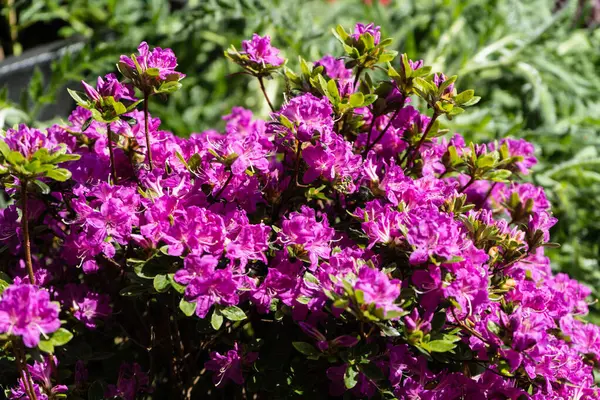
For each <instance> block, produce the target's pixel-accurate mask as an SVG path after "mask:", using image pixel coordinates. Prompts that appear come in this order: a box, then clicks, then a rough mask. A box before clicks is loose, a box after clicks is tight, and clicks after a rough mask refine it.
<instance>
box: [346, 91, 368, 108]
mask: <svg viewBox="0 0 600 400" xmlns="http://www.w3.org/2000/svg"><path fill="white" fill-rule="evenodd" d="M349 101H350V105H351V106H352V107H354V108H356V107H361V106H362V105H363V103H364V102H365V95H364V94H362V93H361V92H357V93H353V94H351V95H350V99H349Z"/></svg>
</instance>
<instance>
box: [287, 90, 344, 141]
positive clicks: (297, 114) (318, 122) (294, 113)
mask: <svg viewBox="0 0 600 400" xmlns="http://www.w3.org/2000/svg"><path fill="white" fill-rule="evenodd" d="M279 114H281V115H283V116H284V117H286V118H287V119H288V120H290V121H291V122H292V123H293V124H294V127H295V130H296V135H297V137H298V140H301V141H309V140H311V138H312V137H313V136H314V135H316V134H320V135H327V134H330V133H331V132H332V131H333V117H332V114H333V109H332V108H331V104H330V103H329V100H327V98H326V97H324V98H321V99H319V98H318V97H315V96H313V95H312V94H310V93H306V94H303V95H301V96H298V97H294V98H293V99H291V100H290V101H289V102H288V103H287V104H285V105H284V106H283V107H282V108H281V111H279Z"/></svg>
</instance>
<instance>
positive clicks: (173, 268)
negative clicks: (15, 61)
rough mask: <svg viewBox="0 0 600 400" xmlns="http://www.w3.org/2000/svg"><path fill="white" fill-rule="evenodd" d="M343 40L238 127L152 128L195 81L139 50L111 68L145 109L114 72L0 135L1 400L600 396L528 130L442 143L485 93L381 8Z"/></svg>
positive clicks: (253, 45) (169, 57) (262, 58)
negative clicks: (179, 90)
mask: <svg viewBox="0 0 600 400" xmlns="http://www.w3.org/2000/svg"><path fill="white" fill-rule="evenodd" d="M336 34H337V35H338V36H339V39H340V40H341V41H342V42H343V43H344V50H345V52H346V54H345V55H344V56H343V57H337V58H336V57H333V56H324V57H323V58H321V59H320V60H319V61H317V62H315V63H314V64H313V65H311V64H310V63H307V62H305V61H304V60H302V61H301V63H302V69H303V71H302V73H301V74H298V75H296V74H291V73H290V74H288V77H289V78H290V81H289V82H288V83H289V88H288V89H289V90H288V92H287V93H286V95H287V96H286V101H285V102H284V104H283V105H282V106H281V107H280V108H279V109H274V110H273V112H272V113H271V114H270V115H269V116H268V117H267V118H263V119H261V118H256V117H255V116H254V114H253V113H252V112H251V111H250V110H246V109H243V108H240V107H235V108H234V109H233V110H232V112H231V114H230V115H227V116H225V117H224V118H223V119H224V126H225V127H224V131H223V132H218V131H216V130H207V131H204V132H200V133H194V134H192V135H191V136H190V137H189V138H181V137H178V136H176V135H175V134H174V133H172V132H168V131H164V130H162V129H161V121H160V120H159V119H157V118H152V116H151V115H149V114H148V110H147V106H146V102H147V100H148V95H150V94H155V93H160V92H161V91H162V92H165V93H166V92H168V91H169V90H170V89H169V88H170V87H174V86H173V85H175V84H180V83H179V80H180V79H181V78H182V77H183V74H181V73H179V72H177V71H176V70H175V68H176V66H177V61H176V58H175V56H174V54H173V53H172V51H170V50H169V49H166V50H163V49H160V48H156V49H154V50H152V51H150V50H149V48H148V45H147V44H145V43H142V44H141V45H140V47H139V49H138V50H139V55H134V56H131V57H125V56H124V57H122V58H121V60H120V62H119V70H120V71H121V72H122V73H123V75H124V76H125V78H126V80H127V82H129V83H132V84H133V85H134V86H135V87H136V88H137V89H138V90H141V91H142V93H143V94H144V97H145V103H144V109H143V111H138V110H137V109H136V108H137V106H138V104H139V103H138V102H135V101H134V96H133V92H131V91H130V90H129V89H130V88H129V87H128V86H127V84H125V83H123V82H120V81H119V80H118V79H117V77H116V76H115V75H112V74H111V75H107V76H106V77H105V78H104V79H102V78H99V79H98V85H97V87H96V88H92V87H91V86H89V85H85V89H86V93H87V96H88V99H89V101H88V102H85V104H84V105H86V106H88V107H87V108H86V107H78V108H77V109H76V110H74V111H73V113H72V115H71V117H70V118H69V123H68V124H64V125H54V126H52V127H50V128H48V129H46V130H44V131H40V130H36V129H30V128H27V127H25V126H21V127H19V128H17V129H11V130H9V131H7V132H6V133H5V134H4V135H3V138H2V145H0V150H1V151H2V156H1V157H0V165H1V166H2V167H3V169H2V170H1V172H2V174H1V175H0V177H1V178H2V183H3V185H4V189H5V192H6V193H7V195H8V196H9V197H10V198H11V201H10V202H9V205H8V207H7V208H5V209H3V210H0V223H1V225H2V228H1V229H0V246H1V247H2V248H3V249H4V250H3V251H4V253H3V265H6V269H4V271H7V273H0V288H1V289H0V290H2V289H3V293H2V294H1V297H0V333H1V334H2V336H0V339H1V340H3V341H4V340H5V341H7V345H6V346H3V347H2V350H1V351H0V356H3V357H7V358H8V357H10V360H11V362H13V361H14V364H15V374H14V375H12V376H18V378H17V381H10V382H2V384H3V385H6V386H7V387H12V389H10V390H9V391H8V392H7V396H8V397H10V398H12V399H34V398H37V399H57V398H61V396H62V397H64V395H65V393H67V395H68V396H69V397H71V396H72V397H73V398H82V397H84V396H86V395H90V396H91V394H92V393H93V394H94V396H95V398H120V399H125V400H128V399H132V400H133V399H137V398H203V397H207V396H208V397H211V398H212V396H213V395H214V396H217V397H219V398H220V397H223V396H224V397H228V398H238V397H239V398H242V397H244V398H245V397H251V396H255V397H258V398H263V397H264V398H309V397H317V396H320V397H322V396H323V394H324V393H329V395H330V396H331V397H338V396H339V397H342V396H343V397H344V398H383V399H392V398H397V399H428V400H438V399H439V400H442V399H460V398H481V399H500V398H502V399H536V400H541V399H567V398H568V399H595V398H598V397H599V396H600V392H599V391H598V389H597V388H596V386H595V383H594V375H593V373H594V369H595V368H596V367H598V366H599V365H600V328H599V327H597V326H596V325H593V324H590V323H587V322H585V315H586V314H587V312H588V301H589V299H588V296H589V295H590V290H589V289H588V288H586V287H584V286H582V285H581V284H579V283H578V282H576V281H574V280H572V279H570V278H569V277H568V276H566V275H562V274H559V275H553V273H552V271H551V268H550V265H549V260H548V258H547V257H545V255H544V247H546V246H550V245H552V243H548V242H549V240H550V234H549V229H550V228H551V227H552V225H553V224H554V223H555V222H556V220H555V219H554V218H553V217H552V214H551V211H550V204H549V202H548V200H547V198H546V196H545V195H544V192H543V190H542V189H540V188H539V187H536V186H535V185H533V184H532V183H528V182H524V181H522V177H523V176H525V175H527V174H528V173H529V172H530V169H531V167H532V166H533V165H534V164H535V162H536V160H535V157H534V148H533V146H532V145H531V144H529V143H527V142H525V141H523V140H515V139H503V140H500V141H497V142H494V143H489V144H473V143H467V142H465V140H464V139H463V138H462V137H461V136H460V135H458V134H455V135H453V136H451V137H448V136H446V135H445V133H446V130H444V129H442V124H443V121H444V118H445V117H446V118H449V119H451V118H453V117H454V116H455V115H457V114H459V113H462V112H464V111H465V109H466V108H467V107H469V106H471V105H473V104H475V103H476V102H477V99H478V98H477V97H476V96H474V93H473V91H471V90H466V91H463V92H459V91H458V90H457V86H458V84H457V83H456V77H447V76H445V75H444V74H442V73H431V68H430V67H426V66H424V63H423V62H422V61H416V62H415V61H412V60H409V59H408V58H407V57H406V56H405V55H403V56H402V57H400V60H397V59H396V58H395V52H392V51H388V50H386V49H385V47H386V46H388V45H389V43H390V40H388V39H386V38H384V37H382V35H381V32H380V29H379V27H377V26H374V25H373V24H368V25H363V24H358V25H357V26H356V27H355V29H354V31H353V32H352V33H350V34H348V33H346V32H345V31H344V29H343V28H338V29H336ZM242 48H243V50H242V52H237V51H234V50H232V51H231V52H230V53H228V55H229V57H230V58H231V59H232V60H234V61H235V62H236V63H238V64H239V65H241V66H242V67H243V68H245V69H246V71H247V72H248V73H249V74H251V75H254V76H255V77H257V78H259V80H260V83H261V85H262V78H263V77H265V76H267V75H269V76H270V75H271V74H275V73H276V69H277V68H276V67H280V66H282V65H283V64H284V62H285V60H284V59H283V58H282V57H280V55H279V50H278V49H276V48H274V47H272V45H271V41H270V38H269V37H268V36H265V37H261V36H258V35H254V37H253V38H252V39H251V40H248V41H244V42H243V44H242ZM383 62H390V64H391V67H390V68H389V69H386V70H387V74H388V76H387V77H385V78H384V79H383V80H381V81H379V82H374V81H373V79H374V78H372V77H371V76H369V77H368V78H365V75H364V73H365V71H367V70H370V69H374V68H376V67H378V64H381V63H383ZM373 76H375V75H373ZM265 95H266V92H265ZM417 97H419V98H421V101H420V102H418V101H415V100H416V98H417ZM108 98H111V99H112V100H110V101H107V100H106V99H108ZM120 99H126V100H131V101H134V102H133V103H132V105H131V106H130V108H126V109H124V110H123V109H121V110H120V111H119V112H115V113H112V114H111V116H110V118H109V119H107V118H104V119H96V118H94V114H95V113H96V112H97V111H98V110H99V109H102V110H104V107H106V106H107V105H108V104H116V103H114V102H118V101H119V100H120ZM411 99H412V100H411ZM266 101H268V102H269V104H271V103H270V100H269V99H268V98H267V99H266ZM409 103H410V104H412V105H409ZM417 104H426V105H427V106H428V109H429V110H430V111H429V112H428V111H427V110H424V109H423V110H420V109H418V108H417V106H416V105H417ZM98 107H99V108H98ZM116 107H117V108H119V107H120V106H116ZM90 118H92V119H94V120H91V119H90ZM52 152H58V153H57V154H59V155H60V157H59V158H56V159H53V161H52V162H48V164H47V165H48V167H44V168H45V170H44V174H45V175H44V174H36V175H35V176H30V175H27V174H26V173H25V172H26V171H27V168H30V167H24V165H26V166H29V165H33V164H34V163H35V162H37V161H35V160H37V158H36V157H41V156H44V157H45V156H46V155H49V154H53V153H52ZM151 152H153V154H154V158H152V157H150V153H151ZM146 159H147V161H145V160H146ZM27 160H29V161H27ZM27 162H30V164H27ZM147 164H149V165H147ZM36 165H37V164H36ZM147 167H149V168H147ZM56 171H66V172H60V173H58V172H56ZM53 177H61V178H64V179H54V178H53ZM61 324H62V326H61ZM35 348H37V350H36V349H35ZM57 348H60V351H58V349H57ZM38 350H39V351H41V352H44V353H49V354H48V355H47V356H46V357H45V358H44V359H42V358H39V355H40V352H39V351H38ZM53 354H56V357H55V356H54V355H53ZM59 359H60V363H59ZM8 376H11V375H10V374H6V375H4V374H3V379H4V377H8ZM215 387H216V388H215ZM221 390H222V391H223V392H221ZM215 393H216V394H215Z"/></svg>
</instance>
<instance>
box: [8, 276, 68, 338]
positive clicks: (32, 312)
mask: <svg viewBox="0 0 600 400" xmlns="http://www.w3.org/2000/svg"><path fill="white" fill-rule="evenodd" d="M59 311H60V307H59V305H58V304H56V303H53V302H51V301H50V293H48V291H46V290H44V289H38V288H37V287H35V286H33V285H28V284H13V285H11V286H9V287H8V288H6V289H5V290H4V293H2V298H0V333H6V334H8V335H14V336H20V337H22V338H23V343H25V346H27V347H30V348H32V347H36V346H37V345H38V343H39V342H40V336H41V335H49V334H51V333H53V332H55V331H56V330H58V328H60V320H59V319H58V313H59Z"/></svg>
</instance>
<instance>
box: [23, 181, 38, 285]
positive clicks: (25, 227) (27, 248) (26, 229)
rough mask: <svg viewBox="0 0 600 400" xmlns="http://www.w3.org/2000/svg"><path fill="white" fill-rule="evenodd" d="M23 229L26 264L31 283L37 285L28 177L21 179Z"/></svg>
mask: <svg viewBox="0 0 600 400" xmlns="http://www.w3.org/2000/svg"><path fill="white" fill-rule="evenodd" d="M21 212H22V213H23V215H21V229H22V230H23V245H24V246H25V265H26V266H27V274H28V275H29V283H31V284H32V285H35V276H34V275H33V263H32V262H31V242H30V239H29V220H28V215H27V214H28V212H27V179H24V178H22V179H21Z"/></svg>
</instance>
